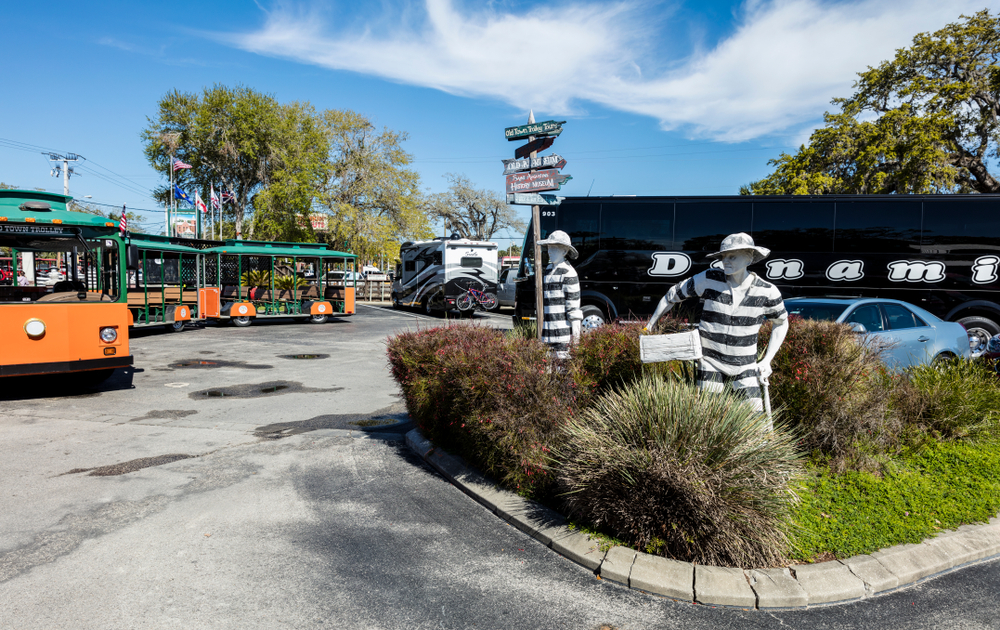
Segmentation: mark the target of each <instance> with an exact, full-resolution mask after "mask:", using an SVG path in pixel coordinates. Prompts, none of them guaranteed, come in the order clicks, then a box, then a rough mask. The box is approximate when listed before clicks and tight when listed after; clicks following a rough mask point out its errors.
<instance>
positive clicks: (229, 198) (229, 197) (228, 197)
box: [221, 190, 236, 203]
mask: <svg viewBox="0 0 1000 630" xmlns="http://www.w3.org/2000/svg"><path fill="white" fill-rule="evenodd" d="M221 194H222V203H230V202H233V201H236V195H234V194H233V193H231V192H229V191H228V190H223V191H222V193H221Z"/></svg>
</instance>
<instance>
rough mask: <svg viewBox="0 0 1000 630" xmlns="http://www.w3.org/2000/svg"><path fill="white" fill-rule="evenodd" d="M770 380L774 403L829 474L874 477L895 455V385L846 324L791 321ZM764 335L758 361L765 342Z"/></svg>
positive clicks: (871, 345)
mask: <svg viewBox="0 0 1000 630" xmlns="http://www.w3.org/2000/svg"><path fill="white" fill-rule="evenodd" d="M788 323H789V330H788V335H787V336H786V337H785V342H784V343H783V344H782V346H781V349H780V350H779V351H778V354H777V355H776V356H775V358H774V361H773V362H772V363H771V367H772V369H773V370H774V373H773V374H772V376H771V377H770V379H769V380H770V391H771V398H772V403H773V404H774V405H775V406H780V407H781V409H782V417H783V418H784V419H785V421H787V422H789V423H790V424H791V425H793V426H795V427H797V428H798V430H799V432H800V433H801V435H802V440H803V442H802V444H803V446H804V447H805V448H806V449H807V450H809V451H811V452H813V453H814V454H816V455H818V456H819V457H821V458H823V459H827V460H828V461H829V463H830V465H831V467H832V468H833V469H834V470H845V469H849V468H860V469H874V468H877V467H878V465H880V463H881V460H882V457H881V454H883V453H891V452H895V449H897V448H898V446H899V443H900V438H901V435H902V427H903V423H902V420H901V418H900V416H899V414H897V413H895V412H894V410H893V408H892V405H891V404H890V403H891V400H892V393H893V389H894V388H895V385H896V382H897V381H896V379H894V378H893V376H892V375H891V374H889V373H888V371H887V370H886V368H885V364H884V363H883V362H882V360H881V348H880V347H879V346H878V345H876V343H877V342H874V341H871V340H866V338H865V337H861V336H859V335H858V334H857V333H855V332H854V331H852V330H851V328H850V327H848V326H847V325H845V324H838V323H835V322H825V321H814V320H806V319H802V318H798V317H792V318H790V319H789V322H788ZM770 330H771V329H770V326H765V327H764V329H762V331H761V338H760V347H761V353H763V349H764V348H766V347H767V343H768V340H769V339H770Z"/></svg>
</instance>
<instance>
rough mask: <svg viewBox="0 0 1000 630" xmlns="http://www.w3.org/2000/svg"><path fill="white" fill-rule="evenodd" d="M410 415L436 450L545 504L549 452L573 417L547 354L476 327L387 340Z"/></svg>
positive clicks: (566, 382)
mask: <svg viewBox="0 0 1000 630" xmlns="http://www.w3.org/2000/svg"><path fill="white" fill-rule="evenodd" d="M388 356H389V363H390V366H391V369H392V374H393V377H394V378H395V379H396V382H398V383H399V385H400V387H401V388H402V390H403V395H404V398H405V400H406V406H407V410H408V411H409V412H410V415H411V416H412V417H413V419H414V421H415V422H416V423H417V425H418V426H419V427H420V429H421V431H423V433H424V435H426V436H427V438H428V439H430V440H431V441H432V442H434V443H435V444H436V445H438V446H441V447H443V448H445V449H447V450H449V451H451V452H453V453H455V454H457V455H459V456H461V457H463V458H464V459H466V461H468V462H469V463H470V464H472V465H473V466H476V467H477V468H479V469H481V470H482V471H483V472H485V473H487V474H489V475H491V476H492V477H493V478H495V479H497V480H499V481H500V482H501V483H502V484H503V485H505V486H506V487H508V488H510V489H512V490H515V491H517V492H520V493H521V494H525V495H529V496H544V495H545V493H546V492H547V488H549V487H550V485H551V476H550V475H549V473H548V471H547V470H546V466H545V464H546V462H547V459H548V454H547V453H548V450H549V448H550V447H551V445H552V443H553V442H554V441H556V440H557V439H558V435H559V432H558V426H559V425H560V424H561V423H563V422H565V421H566V419H567V418H568V417H572V416H573V415H574V414H575V413H576V412H577V402H576V385H575V383H574V382H573V379H572V378H571V377H570V376H569V375H568V374H567V373H566V372H565V371H562V370H558V369H553V366H552V363H551V360H550V359H549V355H548V349H547V348H546V346H544V345H542V344H541V343H539V342H538V341H537V340H534V339H524V338H520V337H517V336H509V337H508V336H505V335H503V334H501V333H499V332H498V331H495V330H492V329H488V328H481V327H477V326H449V327H443V328H434V329H430V330H422V331H418V332H407V333H402V334H400V335H397V336H396V337H393V338H392V339H390V340H389V345H388Z"/></svg>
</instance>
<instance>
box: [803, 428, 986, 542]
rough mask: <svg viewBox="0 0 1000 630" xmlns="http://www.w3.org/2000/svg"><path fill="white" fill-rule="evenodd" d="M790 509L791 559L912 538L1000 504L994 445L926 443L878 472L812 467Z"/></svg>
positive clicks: (982, 515)
mask: <svg viewBox="0 0 1000 630" xmlns="http://www.w3.org/2000/svg"><path fill="white" fill-rule="evenodd" d="M812 473H813V474H812V476H811V477H810V478H809V480H808V482H807V483H806V484H805V487H804V489H803V491H802V492H800V493H799V494H800V496H801V498H802V502H801V503H800V504H798V505H797V506H795V507H794V508H793V510H794V520H795V523H796V527H795V528H794V529H793V530H792V531H793V534H792V549H793V557H795V558H798V559H802V560H808V559H811V558H814V557H816V556H817V555H819V554H823V553H827V552H832V553H834V554H835V555H836V556H837V557H838V558H846V557H849V556H852V555H856V554H862V553H871V552H873V551H875V550H877V549H881V548H884V547H889V546H892V545H898V544H902V543H916V542H920V541H921V540H923V539H925V538H927V537H930V536H933V535H935V534H936V533H938V532H939V531H941V530H944V529H950V528H955V527H958V526H959V525H962V524H964V523H976V522H983V521H986V520H988V519H990V518H992V517H993V516H996V514H997V510H998V509H1000V442H997V441H995V440H991V441H987V442H983V443H979V444H970V443H963V442H940V443H929V444H927V445H926V446H925V447H924V448H922V449H920V450H918V451H916V452H909V453H906V454H905V455H904V456H903V457H901V458H900V459H899V460H897V464H896V465H895V466H893V467H892V468H891V469H889V470H887V471H886V472H885V473H883V474H882V475H880V476H876V475H873V474H871V473H867V472H858V471H849V472H846V473H841V474H834V473H832V472H830V471H829V470H828V469H824V468H822V467H816V468H814V469H813V471H812Z"/></svg>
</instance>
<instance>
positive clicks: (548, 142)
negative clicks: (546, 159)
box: [514, 138, 556, 158]
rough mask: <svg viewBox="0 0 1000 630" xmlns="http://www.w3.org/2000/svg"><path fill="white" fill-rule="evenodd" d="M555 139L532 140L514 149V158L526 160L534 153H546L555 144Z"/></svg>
mask: <svg viewBox="0 0 1000 630" xmlns="http://www.w3.org/2000/svg"><path fill="white" fill-rule="evenodd" d="M555 141H556V139H555V138H539V139H538V140H532V141H531V142H529V143H528V144H526V145H524V146H521V147H518V148H516V149H514V157H516V158H526V157H528V156H529V155H531V152H532V151H544V150H545V149H548V148H549V147H551V146H552V143H553V142H555Z"/></svg>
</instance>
